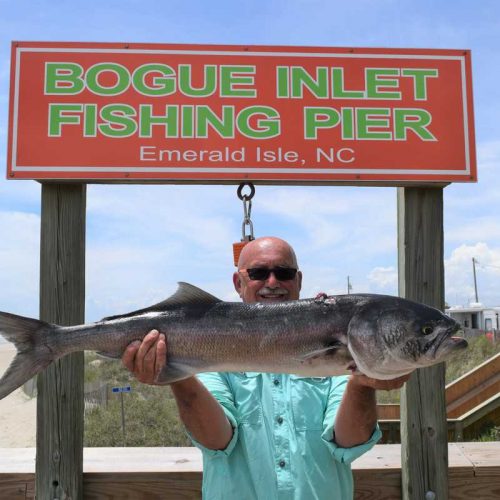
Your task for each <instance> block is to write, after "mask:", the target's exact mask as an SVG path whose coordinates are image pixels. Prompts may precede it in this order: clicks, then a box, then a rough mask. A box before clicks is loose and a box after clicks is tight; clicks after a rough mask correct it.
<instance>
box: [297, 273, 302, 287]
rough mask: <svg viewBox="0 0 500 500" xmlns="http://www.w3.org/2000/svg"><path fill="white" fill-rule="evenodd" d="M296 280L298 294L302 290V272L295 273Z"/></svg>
mask: <svg viewBox="0 0 500 500" xmlns="http://www.w3.org/2000/svg"><path fill="white" fill-rule="evenodd" d="M297 279H298V285H299V292H300V290H301V288H302V271H297Z"/></svg>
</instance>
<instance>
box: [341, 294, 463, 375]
mask: <svg viewBox="0 0 500 500" xmlns="http://www.w3.org/2000/svg"><path fill="white" fill-rule="evenodd" d="M460 330H461V326H460V324H459V323H457V322H456V321H455V320H454V319H452V318H450V317H449V316H446V315H445V314H443V313H442V312H441V311H439V310H438V309H435V308H433V307H429V306H426V305H424V304H420V303H417V302H413V301H409V300H405V299H401V298H398V297H383V296H382V297H381V298H378V299H376V300H374V301H372V302H371V303H370V302H368V303H367V304H366V305H365V306H363V307H362V308H361V309H360V311H359V313H358V314H356V315H354V317H353V318H352V320H351V322H350V324H349V332H348V339H349V340H348V342H349V350H350V351H351V354H352V356H353V359H354V361H355V362H356V367H357V369H358V370H359V371H360V372H362V373H364V374H365V375H367V376H369V377H372V378H378V379H392V378H397V377H400V376H402V375H406V374H408V373H410V372H412V371H413V370H415V369H416V368H423V367H426V366H431V365H434V364H437V363H440V362H442V361H444V360H446V359H448V358H449V357H450V356H451V355H452V354H453V353H455V352H457V351H460V350H462V349H464V348H466V347H467V341H466V340H465V339H463V338H461V337H458V336H456V334H457V333H458V332H459V331H460Z"/></svg>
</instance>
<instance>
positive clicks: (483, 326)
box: [445, 302, 500, 331]
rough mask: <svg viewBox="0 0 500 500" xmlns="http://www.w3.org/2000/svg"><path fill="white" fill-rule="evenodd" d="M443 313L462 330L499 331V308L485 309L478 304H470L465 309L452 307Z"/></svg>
mask: <svg viewBox="0 0 500 500" xmlns="http://www.w3.org/2000/svg"><path fill="white" fill-rule="evenodd" d="M445 312H446V314H447V315H448V316H451V317H452V318H453V319H454V320H455V321H458V322H459V323H460V324H461V325H462V326H463V327H464V328H471V329H474V330H484V331H493V330H500V317H499V316H500V307H485V306H484V305H483V304H481V303H480V302H471V303H470V304H469V305H468V306H467V307H464V306H452V307H450V308H448V309H446V311H445Z"/></svg>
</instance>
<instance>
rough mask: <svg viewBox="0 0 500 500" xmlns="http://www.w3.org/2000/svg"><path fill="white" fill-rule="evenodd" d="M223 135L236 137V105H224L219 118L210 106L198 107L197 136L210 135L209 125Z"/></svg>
mask: <svg viewBox="0 0 500 500" xmlns="http://www.w3.org/2000/svg"><path fill="white" fill-rule="evenodd" d="M209 125H210V127H212V128H213V129H214V130H215V131H216V132H217V133H218V134H219V135H220V136H221V137H224V138H231V137H234V106H222V118H219V117H218V116H217V115H216V114H215V113H214V111H212V109H211V108H210V107H209V106H197V107H196V137H208V126H209Z"/></svg>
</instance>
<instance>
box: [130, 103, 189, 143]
mask: <svg viewBox="0 0 500 500" xmlns="http://www.w3.org/2000/svg"><path fill="white" fill-rule="evenodd" d="M139 115H140V126H139V136H140V137H152V136H153V127H154V126H163V127H165V137H178V130H179V127H178V123H177V122H178V116H179V106H177V105H167V106H165V114H164V115H153V106H152V105H151V104H141V105H140V106H139Z"/></svg>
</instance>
